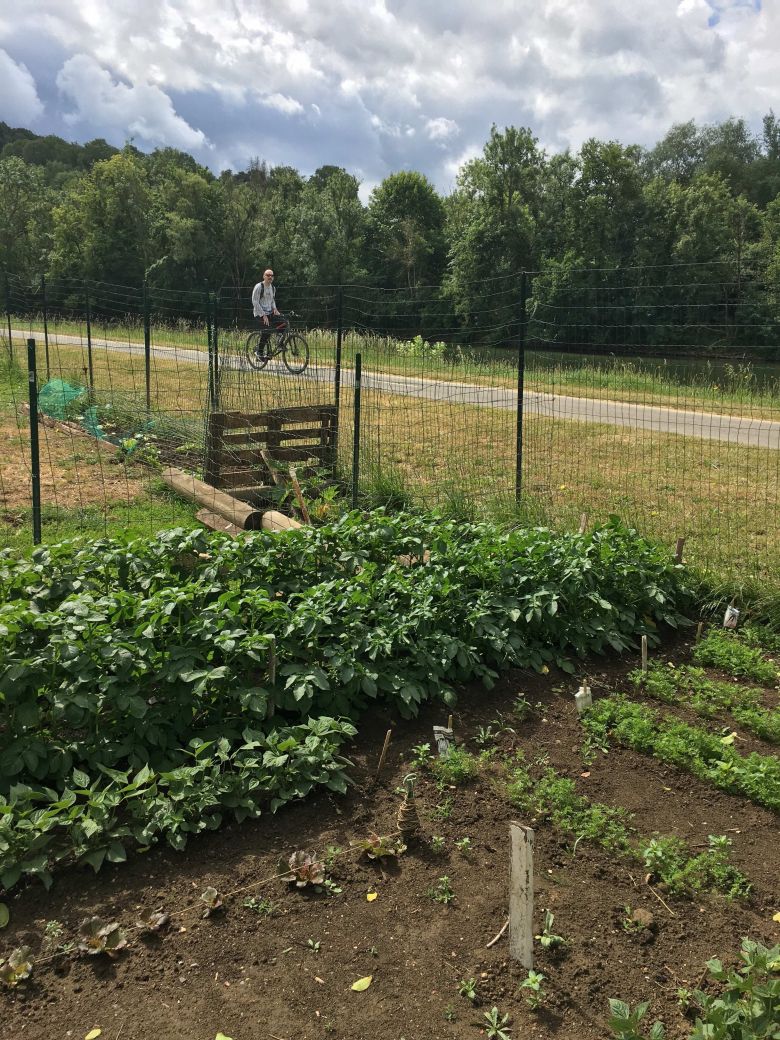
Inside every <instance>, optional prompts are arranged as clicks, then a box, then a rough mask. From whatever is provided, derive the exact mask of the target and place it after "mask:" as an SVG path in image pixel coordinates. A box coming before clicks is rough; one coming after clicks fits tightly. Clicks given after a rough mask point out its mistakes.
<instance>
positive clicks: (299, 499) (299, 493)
mask: <svg viewBox="0 0 780 1040" xmlns="http://www.w3.org/2000/svg"><path fill="white" fill-rule="evenodd" d="M290 481H291V482H292V486H293V491H294V492H295V498H296V501H297V502H298V508H299V509H300V511H301V516H302V517H303V520H304V523H307V524H310V523H311V517H310V516H309V510H308V508H307V507H306V503H305V502H304V500H303V492H302V491H301V485H300V484H299V483H298V474H297V473H296V472H295V466H290Z"/></svg>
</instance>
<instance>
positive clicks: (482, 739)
mask: <svg viewBox="0 0 780 1040" xmlns="http://www.w3.org/2000/svg"><path fill="white" fill-rule="evenodd" d="M495 739H496V734H495V733H494V732H493V727H492V726H480V727H479V728H478V729H477V733H476V736H475V737H474V740H475V741H476V742H477V744H479V746H480V747H481V748H483V747H487V746H488V744H492V743H494V741H495Z"/></svg>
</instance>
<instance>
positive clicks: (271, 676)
mask: <svg viewBox="0 0 780 1040" xmlns="http://www.w3.org/2000/svg"><path fill="white" fill-rule="evenodd" d="M268 681H269V683H270V684H271V685H272V686H273V684H274V683H275V682H276V636H271V642H270V645H269V647H268Z"/></svg>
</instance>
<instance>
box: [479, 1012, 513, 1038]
mask: <svg viewBox="0 0 780 1040" xmlns="http://www.w3.org/2000/svg"><path fill="white" fill-rule="evenodd" d="M484 1017H485V1023H486V1030H485V1031H486V1033H487V1035H488V1036H489V1037H494V1038H495V1040H510V1037H509V1033H508V1031H507V1030H508V1028H509V1021H510V1019H509V1015H508V1014H507V1015H502V1014H501V1012H500V1011H499V1010H498V1008H497V1007H492V1008H491V1009H490V1011H485V1013H484Z"/></svg>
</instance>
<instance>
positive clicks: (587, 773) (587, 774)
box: [580, 770, 590, 776]
mask: <svg viewBox="0 0 780 1040" xmlns="http://www.w3.org/2000/svg"><path fill="white" fill-rule="evenodd" d="M580 776H590V770H587V771H586V772H584V773H580Z"/></svg>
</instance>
